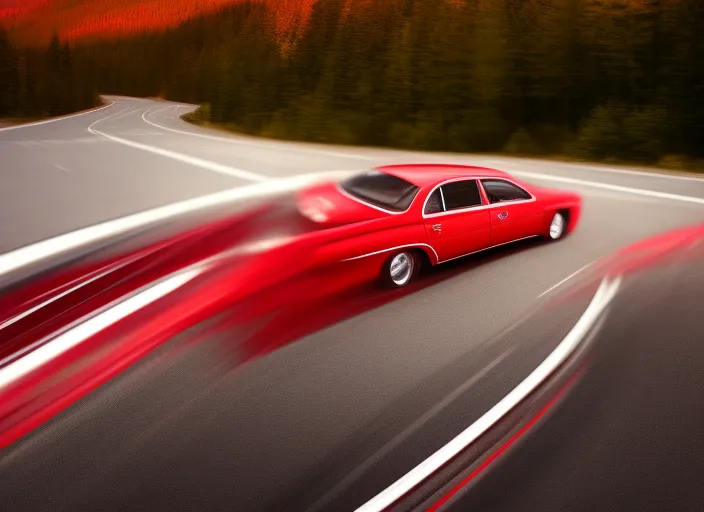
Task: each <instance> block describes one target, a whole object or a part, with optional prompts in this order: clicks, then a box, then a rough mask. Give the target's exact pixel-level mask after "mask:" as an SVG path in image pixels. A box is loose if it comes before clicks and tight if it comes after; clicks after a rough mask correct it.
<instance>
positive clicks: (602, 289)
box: [355, 277, 621, 512]
mask: <svg viewBox="0 0 704 512" xmlns="http://www.w3.org/2000/svg"><path fill="white" fill-rule="evenodd" d="M620 284H621V278H620V277H616V278H614V279H608V278H607V279H604V280H603V281H602V283H601V285H600V286H599V289H598V290H597V292H596V294H595V295H594V297H593V298H592V301H591V303H590V304H589V306H588V307H587V309H586V310H585V311H584V313H583V314H582V316H581V317H580V319H579V320H577V323H576V324H575V325H574V327H573V328H572V330H571V331H570V332H569V333H568V334H567V336H565V338H564V339H563V340H562V341H561V342H560V344H559V345H558V346H557V347H556V348H555V350H553V351H552V352H551V353H550V355H549V356H548V357H547V358H545V360H543V362H542V363H540V365H538V367H537V368H536V369H535V370H533V371H532V372H531V374H530V375H528V377H526V378H525V379H524V380H523V381H522V382H521V383H520V384H519V385H518V386H516V387H515V388H514V389H513V390H512V391H511V392H510V393H509V394H508V395H506V396H505V397H504V398H502V399H501V400H500V401H499V402H498V403H497V404H496V405H494V406H493V407H492V408H491V409H489V410H488V411H487V412H486V413H484V415H483V416H482V417H481V418H479V419H478V420H477V421H475V422H474V423H472V424H471V425H470V426H469V427H467V428H466V429H465V430H464V431H463V432H461V433H460V434H459V435H458V436H457V437H455V438H454V439H452V440H451V441H450V442H449V443H447V444H446V445H445V446H443V447H442V448H440V449H439V450H438V451H436V452H435V453H433V454H432V455H431V456H430V457H428V458H427V459H425V460H424V461H423V462H421V463H420V464H419V465H418V466H416V467H415V468H413V469H412V470H411V471H409V472H408V473H406V474H405V475H404V476H402V477H401V478H400V479H399V480H397V481H396V482H394V483H393V484H391V486H389V487H387V488H386V489H384V490H383V491H381V492H380V493H379V494H377V495H376V496H374V497H373V498H372V499H371V500H369V501H368V502H366V503H365V504H364V505H362V506H361V507H359V508H358V509H357V510H356V511H355V512H381V511H383V510H385V509H386V508H387V507H389V506H391V505H392V504H393V503H394V502H396V501H397V500H398V499H400V498H401V497H403V496H404V495H405V494H406V493H408V492H409V491H411V490H412V489H413V488H414V487H415V486H416V485H419V484H420V483H421V482H423V481H424V480H425V479H426V478H428V477H429V476H431V475H432V474H433V473H435V471H437V470H438V469H439V468H441V467H442V466H443V465H445V464H446V463H447V462H449V461H450V460H451V459H452V458H453V457H455V456H456V455H457V454H458V453H460V452H461V451H462V450H464V449H465V448H467V447H468V446H469V445H470V444H472V443H473V442H474V441H476V440H477V439H478V438H479V437H480V436H481V435H483V434H484V433H486V432H487V430H489V429H490V428H491V427H493V426H494V425H495V424H496V423H497V422H498V421H499V420H501V418H503V417H504V416H505V415H506V414H508V413H509V412H510V411H511V410H512V409H513V408H514V407H515V406H516V405H518V404H519V403H520V402H521V401H523V400H524V399H525V398H526V397H527V396H528V395H529V394H530V393H532V392H533V391H534V390H535V389H536V388H537V387H538V386H539V385H540V384H542V383H543V382H544V381H545V379H547V378H548V377H549V376H550V375H551V374H552V373H553V372H554V371H555V370H557V368H558V367H559V366H560V365H562V363H564V362H565V361H566V360H567V358H568V357H569V356H570V355H572V354H573V353H574V351H575V350H576V349H577V347H578V346H579V344H580V343H581V342H582V339H584V337H585V336H586V334H587V333H588V332H589V330H590V329H591V327H592V326H593V325H594V323H595V322H596V321H597V320H598V318H599V316H600V315H601V314H602V313H603V312H604V310H605V309H606V307H607V306H608V305H609V303H610V302H611V300H612V299H613V297H614V296H615V295H616V291H617V290H618V288H619V286H620Z"/></svg>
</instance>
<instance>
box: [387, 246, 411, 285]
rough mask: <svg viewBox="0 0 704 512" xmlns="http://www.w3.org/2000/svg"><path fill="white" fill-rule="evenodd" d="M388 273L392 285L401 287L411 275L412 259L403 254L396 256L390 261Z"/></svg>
mask: <svg viewBox="0 0 704 512" xmlns="http://www.w3.org/2000/svg"><path fill="white" fill-rule="evenodd" d="M390 273H391V280H392V281H393V282H394V284H396V285H398V286H403V285H404V284H406V283H407V282H408V281H410V279H411V276H412V275H413V258H411V256H410V255H409V254H407V253H405V252H402V253H401V254H397V255H396V256H394V258H393V259H392V260H391V268H390Z"/></svg>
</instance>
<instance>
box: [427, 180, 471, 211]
mask: <svg viewBox="0 0 704 512" xmlns="http://www.w3.org/2000/svg"><path fill="white" fill-rule="evenodd" d="M477 186H478V185H477ZM438 190H440V199H441V200H442V212H438V213H445V212H446V211H447V205H446V204H445V192H443V191H442V187H440V188H439V189H438ZM430 195H433V193H432V192H431V193H430ZM428 198H430V196H428ZM424 210H425V208H424Z"/></svg>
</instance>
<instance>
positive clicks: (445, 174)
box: [377, 164, 510, 187]
mask: <svg viewBox="0 0 704 512" xmlns="http://www.w3.org/2000/svg"><path fill="white" fill-rule="evenodd" d="M377 170H378V171H381V172H384V173H386V174H390V175H392V176H396V177H398V178H401V179H404V180H406V181H409V182H411V183H413V184H414V185H417V186H419V187H425V186H432V185H436V184H437V183H440V182H442V181H445V180H450V179H453V178H477V177H486V176H489V177H496V178H510V176H509V174H508V173H505V172H503V171H499V170H497V169H490V168H488V167H478V166H474V165H460V164H402V165H385V166H382V167H377Z"/></svg>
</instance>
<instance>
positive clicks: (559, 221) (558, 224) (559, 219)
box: [548, 212, 567, 240]
mask: <svg viewBox="0 0 704 512" xmlns="http://www.w3.org/2000/svg"><path fill="white" fill-rule="evenodd" d="M566 227H567V220H566V219H565V215H564V214H563V213H561V212H556V213H555V215H553V217H552V221H550V228H549V230H548V236H549V237H550V239H551V240H559V239H560V238H562V237H563V236H564V234H565V229H566Z"/></svg>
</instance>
